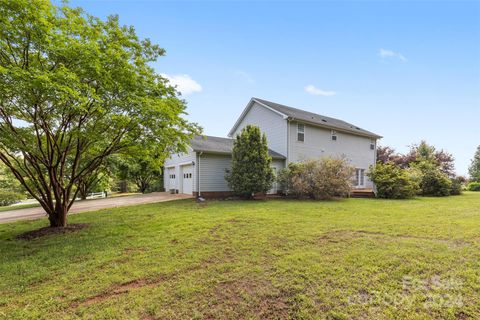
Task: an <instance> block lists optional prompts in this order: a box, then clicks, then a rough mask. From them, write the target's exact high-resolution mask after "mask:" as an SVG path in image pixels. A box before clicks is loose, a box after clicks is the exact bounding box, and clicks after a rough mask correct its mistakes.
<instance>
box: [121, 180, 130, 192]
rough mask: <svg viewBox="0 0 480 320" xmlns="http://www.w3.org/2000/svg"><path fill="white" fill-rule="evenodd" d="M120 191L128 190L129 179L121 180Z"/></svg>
mask: <svg viewBox="0 0 480 320" xmlns="http://www.w3.org/2000/svg"><path fill="white" fill-rule="evenodd" d="M120 192H121V193H126V192H128V188H127V181H126V180H122V181H120Z"/></svg>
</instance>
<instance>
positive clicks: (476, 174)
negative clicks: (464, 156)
mask: <svg viewBox="0 0 480 320" xmlns="http://www.w3.org/2000/svg"><path fill="white" fill-rule="evenodd" d="M468 173H469V174H470V180H471V181H474V182H480V146H478V147H477V151H476V152H475V155H474V156H473V159H472V164H471V165H470V167H469V168H468Z"/></svg>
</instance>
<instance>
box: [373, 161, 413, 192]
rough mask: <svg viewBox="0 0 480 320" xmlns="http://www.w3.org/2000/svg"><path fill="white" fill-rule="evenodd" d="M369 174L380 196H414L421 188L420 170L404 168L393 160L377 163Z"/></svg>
mask: <svg viewBox="0 0 480 320" xmlns="http://www.w3.org/2000/svg"><path fill="white" fill-rule="evenodd" d="M367 176H368V177H369V178H370V180H372V181H373V182H374V183H375V186H376V188H377V197H379V198H386V199H407V198H412V197H414V196H415V195H416V194H417V192H418V190H419V187H418V182H417V180H418V178H416V177H417V176H418V172H416V171H414V170H407V169H402V168H400V167H399V166H397V165H395V164H393V163H391V162H387V163H377V165H376V166H375V167H371V168H370V170H369V172H367Z"/></svg>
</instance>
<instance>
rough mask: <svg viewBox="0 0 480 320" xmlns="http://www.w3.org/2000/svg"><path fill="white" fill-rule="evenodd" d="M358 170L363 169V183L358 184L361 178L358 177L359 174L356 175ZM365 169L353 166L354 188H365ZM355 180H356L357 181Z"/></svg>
mask: <svg viewBox="0 0 480 320" xmlns="http://www.w3.org/2000/svg"><path fill="white" fill-rule="evenodd" d="M359 171H360V172H361V171H363V184H360V180H361V179H360V177H359V176H357V174H358V172H359ZM366 171H367V170H366V169H365V168H355V185H354V187H355V188H365V186H366V183H365V182H366V181H365V177H366V176H365V172H366ZM357 178H358V181H357ZM357 182H358V183H357Z"/></svg>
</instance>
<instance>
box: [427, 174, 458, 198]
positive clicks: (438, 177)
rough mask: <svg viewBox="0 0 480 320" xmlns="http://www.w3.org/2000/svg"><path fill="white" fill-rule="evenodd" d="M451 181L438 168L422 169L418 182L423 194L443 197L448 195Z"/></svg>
mask: <svg viewBox="0 0 480 320" xmlns="http://www.w3.org/2000/svg"><path fill="white" fill-rule="evenodd" d="M451 188H452V181H450V179H449V178H448V176H447V175H446V174H444V173H442V172H441V171H440V170H438V169H431V170H426V171H422V180H421V182H420V189H421V194H422V195H423V196H434V197H445V196H449V195H450V191H451Z"/></svg>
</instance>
